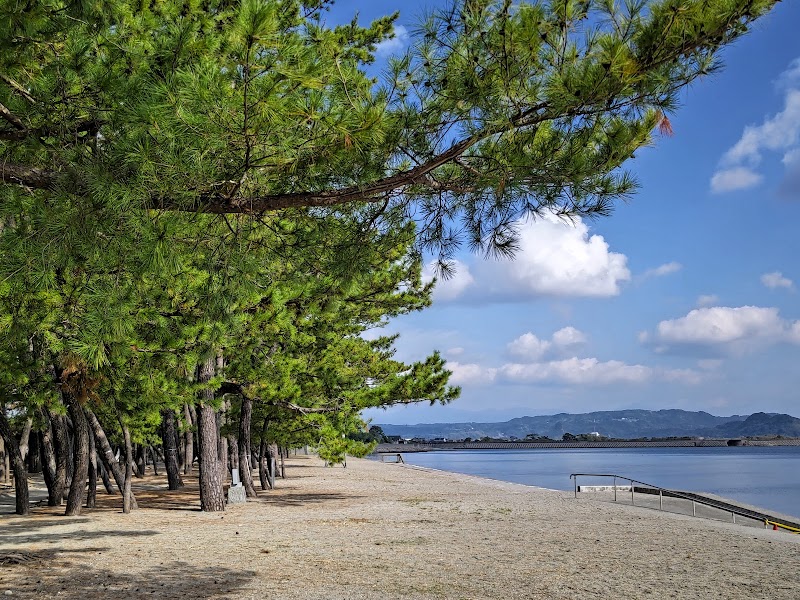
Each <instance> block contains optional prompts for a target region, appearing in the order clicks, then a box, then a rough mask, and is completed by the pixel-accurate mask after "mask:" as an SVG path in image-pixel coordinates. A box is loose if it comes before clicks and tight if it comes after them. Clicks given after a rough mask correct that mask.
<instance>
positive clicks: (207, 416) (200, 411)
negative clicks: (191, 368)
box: [197, 357, 225, 512]
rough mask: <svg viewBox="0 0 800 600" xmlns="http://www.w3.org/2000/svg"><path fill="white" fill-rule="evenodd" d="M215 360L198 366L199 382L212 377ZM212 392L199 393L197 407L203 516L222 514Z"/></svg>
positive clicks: (205, 381)
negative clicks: (209, 513) (214, 513)
mask: <svg viewBox="0 0 800 600" xmlns="http://www.w3.org/2000/svg"><path fill="white" fill-rule="evenodd" d="M215 362H216V360H215V359H214V357H211V358H208V359H206V360H205V362H203V363H201V365H200V368H199V377H198V382H200V383H208V382H209V381H210V380H211V378H212V377H213V376H214V363H215ZM213 400H214V391H213V390H211V389H206V390H203V391H202V392H201V395H200V403H199V404H198V406H197V442H198V447H199V448H198V449H199V458H200V468H199V472H200V509H201V510H203V511H206V512H218V511H223V510H225V493H224V491H223V489H222V471H221V469H220V465H219V456H218V450H217V449H218V445H217V441H218V440H217V435H218V431H217V419H216V415H215V414H214V408H213V406H212V404H211V403H212V402H213Z"/></svg>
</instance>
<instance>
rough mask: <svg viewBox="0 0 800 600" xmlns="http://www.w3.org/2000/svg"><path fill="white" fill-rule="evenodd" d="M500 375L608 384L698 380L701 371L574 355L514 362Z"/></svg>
mask: <svg viewBox="0 0 800 600" xmlns="http://www.w3.org/2000/svg"><path fill="white" fill-rule="evenodd" d="M498 376H500V377H501V378H503V379H505V380H506V381H509V382H512V383H566V384H575V385H608V384H615V383H635V384H640V383H646V382H649V381H653V380H662V381H675V382H682V383H697V382H699V381H700V375H699V374H698V373H696V372H694V371H691V370H688V369H654V368H652V367H646V366H644V365H629V364H626V363H624V362H621V361H618V360H609V361H605V362H603V361H600V360H598V359H597V358H577V357H572V358H568V359H565V360H557V361H550V362H540V363H526V364H521V363H510V364H505V365H503V366H502V367H500V369H498Z"/></svg>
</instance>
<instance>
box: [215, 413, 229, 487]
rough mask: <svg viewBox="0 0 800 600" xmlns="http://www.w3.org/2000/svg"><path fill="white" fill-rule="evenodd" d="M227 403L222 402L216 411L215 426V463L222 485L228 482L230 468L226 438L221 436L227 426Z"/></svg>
mask: <svg viewBox="0 0 800 600" xmlns="http://www.w3.org/2000/svg"><path fill="white" fill-rule="evenodd" d="M226 412H227V403H226V402H223V403H222V407H221V408H220V410H219V411H217V413H216V415H215V417H216V424H217V461H219V473H220V477H221V478H222V483H223V484H224V483H225V482H226V481H228V475H229V474H230V466H229V465H228V438H227V437H226V436H224V435H222V428H223V427H225V425H226V424H227V415H226Z"/></svg>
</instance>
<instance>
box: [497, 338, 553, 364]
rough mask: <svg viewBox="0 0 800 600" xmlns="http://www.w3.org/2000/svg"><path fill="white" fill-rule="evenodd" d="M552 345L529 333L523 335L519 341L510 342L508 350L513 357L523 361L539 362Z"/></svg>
mask: <svg viewBox="0 0 800 600" xmlns="http://www.w3.org/2000/svg"><path fill="white" fill-rule="evenodd" d="M550 345H551V343H550V342H548V341H546V340H540V339H539V338H538V337H536V336H535V335H534V334H532V333H530V332H528V333H523V334H522V335H521V336H519V337H518V338H517V339H515V340H514V341H512V342H509V344H508V346H507V348H508V353H509V354H510V355H511V356H515V357H517V358H521V359H523V360H530V361H535V360H539V359H540V358H541V357H542V356H543V355H544V353H545V352H547V350H548V349H549V348H550Z"/></svg>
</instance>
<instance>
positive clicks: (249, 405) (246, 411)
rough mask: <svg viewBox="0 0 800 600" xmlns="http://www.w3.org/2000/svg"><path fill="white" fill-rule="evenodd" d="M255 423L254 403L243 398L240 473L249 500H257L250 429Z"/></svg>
mask: <svg viewBox="0 0 800 600" xmlns="http://www.w3.org/2000/svg"><path fill="white" fill-rule="evenodd" d="M252 421H253V401H252V400H251V399H250V398H248V397H245V396H244V395H243V396H242V408H241V411H240V412H239V473H240V476H241V478H242V483H243V484H244V489H245V493H246V494H247V497H248V498H255V497H257V496H258V494H257V493H256V488H255V485H253V466H252V463H251V462H250V429H251V425H252Z"/></svg>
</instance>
